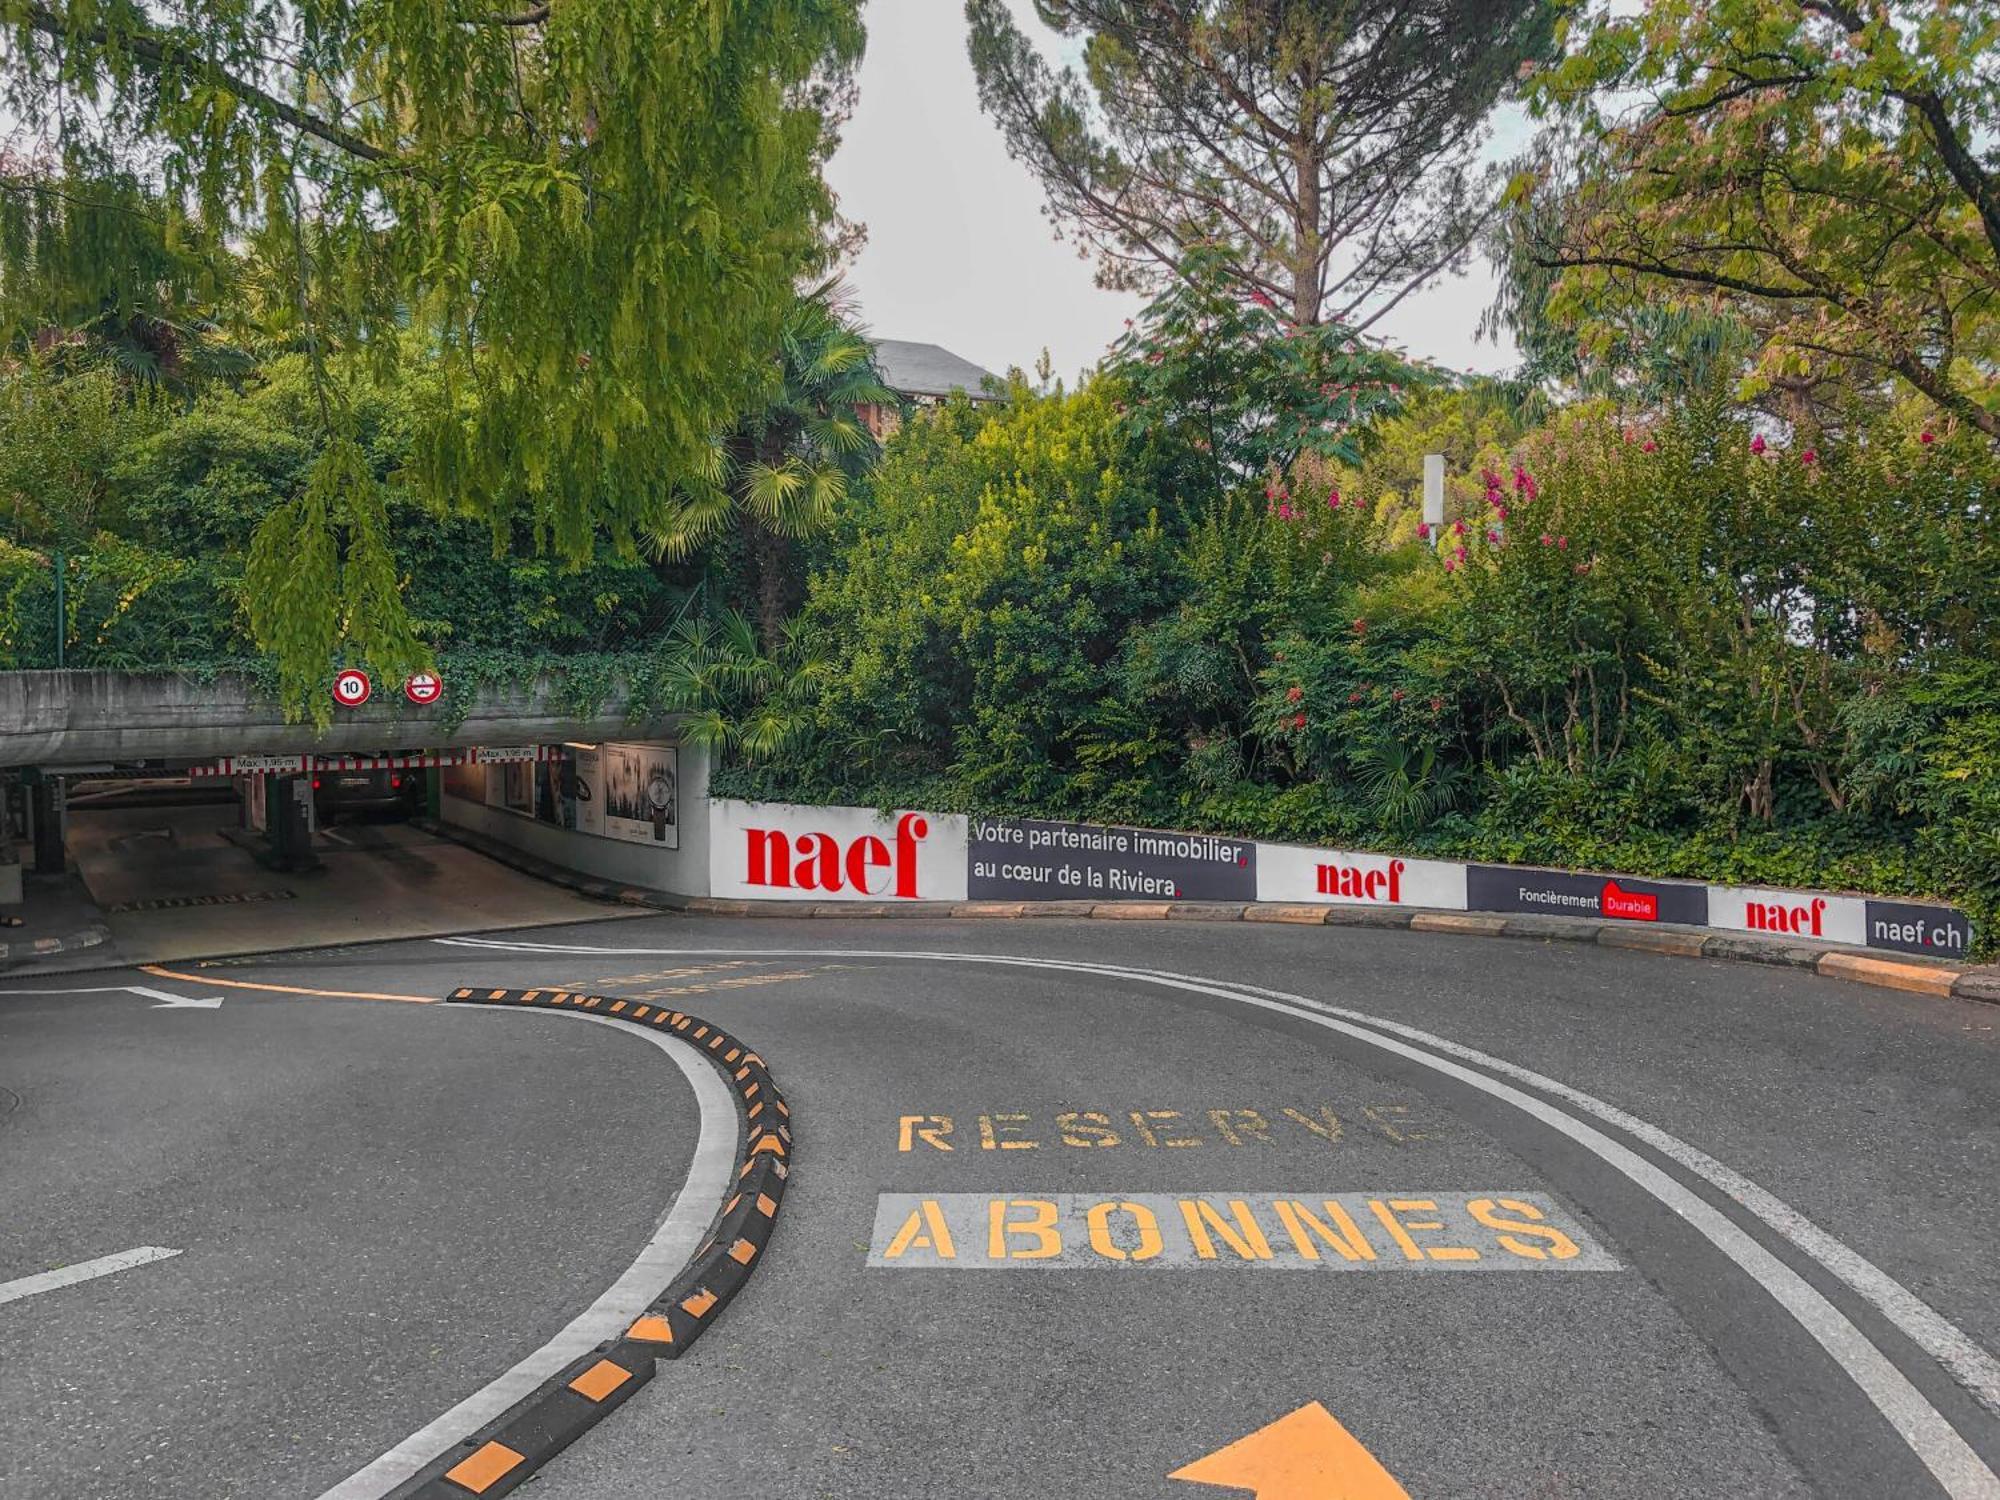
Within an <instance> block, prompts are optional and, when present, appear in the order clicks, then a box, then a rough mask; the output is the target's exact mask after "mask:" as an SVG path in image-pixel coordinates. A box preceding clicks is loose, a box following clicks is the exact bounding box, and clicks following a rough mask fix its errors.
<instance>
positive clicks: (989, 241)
mask: <svg viewBox="0 0 2000 1500" xmlns="http://www.w3.org/2000/svg"><path fill="white" fill-rule="evenodd" d="M1012 4H1013V8H1014V10H1015V12H1016V16H1017V19H1019V20H1020V22H1021V24H1022V26H1023V29H1025V30H1027V31H1028V32H1029V34H1030V35H1031V36H1040V37H1047V36H1048V33H1047V31H1046V29H1045V28H1043V27H1042V26H1041V25H1040V23H1039V22H1037V21H1036V20H1035V19H1034V15H1033V12H1032V10H1031V9H1030V7H1029V5H1028V4H1027V0H1012ZM866 19H867V22H868V55H867V59H866V61H865V62H864V63H863V64H862V69H861V102H860V107H859V109H858V110H857V111H856V113H855V116H854V118H853V119H852V120H851V121H850V122H849V123H848V127H847V132H846V136H845V138H844V140H843V141H842V144H841V148H840V151H839V153H838V154H837V155H836V156H835V157H834V159H833V161H832V163H831V165H830V167H829V170H828V174H827V175H828V178H829V180H830V181H831V182H832V184H833V187H834V190H835V191H836V192H837V193H839V194H840V200H841V210H842V212H843V213H845V214H846V215H847V216H848V217H849V218H851V219H858V220H860V221H861V222H862V223H864V224H866V225H867V226H868V245H867V248H866V249H864V250H863V251H862V253H861V256H860V258H859V260H858V261H857V262H856V263H855V265H854V267H853V268H852V270H851V272H850V274H849V281H850V283H851V284H852V286H853V288H854V290H855V292H856V293H857V295H858V296H859V299H860V302H861V312H862V316H863V319H864V320H865V321H866V323H867V324H868V326H869V328H870V331H871V332H873V333H874V334H875V335H876V336H877V337H879V338H893V339H914V340H918V341H921V342H924V343H932V344H942V345H944V346H945V348H947V349H949V350H951V351H952V352H953V353H955V354H959V355H962V356H964V357H965V358H966V359H969V360H971V361H973V362H974V363H975V364H979V365H983V366H985V367H986V368H987V369H989V370H992V371H994V372H995V373H996V374H997V373H1000V372H1002V371H1004V370H1006V368H1007V367H1008V366H1009V365H1019V366H1021V367H1022V368H1023V369H1032V368H1033V366H1034V363H1035V360H1036V358H1037V356H1038V355H1039V354H1040V353H1041V351H1042V349H1043V348H1044V347H1045V346H1046V347H1047V349H1048V350H1049V352H1050V354H1051V356H1052V357H1053V358H1054V360H1055V368H1056V372H1057V373H1058V374H1059V375H1062V376H1064V377H1066V378H1070V377H1074V375H1075V374H1076V372H1077V371H1079V370H1081V369H1084V368H1087V367H1088V366H1090V365H1092V364H1094V363H1095V362H1096V360H1097V357H1098V355H1100V354H1101V353H1102V352H1103V351H1104V347H1105V345H1107V344H1108V343H1110V342H1111V341H1112V340H1113V339H1114V338H1116V337H1117V336H1118V334H1119V333H1120V332H1122V331H1123V328H1124V320H1125V319H1126V318H1128V317H1130V316H1131V315H1132V312H1133V309H1134V308H1135V307H1137V305H1138V299H1137V298H1136V297H1133V296H1128V295H1124V294H1119V293H1113V292H1104V291H1099V290H1098V289H1097V287H1096V285H1095V284H1094V283H1093V281H1092V265H1091V262H1090V261H1088V260H1081V259H1078V257H1077V254H1076V247H1075V245H1074V244H1070V243H1058V242H1057V241H1056V240H1055V238H1054V237H1053V235H1052V233H1051V229H1050V225H1049V221H1048V219H1047V218H1046V217H1045V216H1044V214H1043V212H1042V192H1041V187H1040V185H1039V184H1038V183H1037V182H1036V180H1035V179H1034V177H1033V176H1032V174H1030V173H1029V171H1028V169H1027V168H1026V167H1025V166H1023V165H1021V164H1020V163H1018V162H1015V161H1011V160H1009V159H1008V156H1007V150H1006V147H1005V145H1004V144H1003V143H1002V141H1001V138H1000V132H999V130H998V129H997V128H996V127H995V125H994V123H993V121H992V120H990V119H989V118H987V116H985V115H984V114H982V113H981V112H980V109H979V96H978V92H977V89H976V86H975V85H974V82H973V77H972V64H971V63H970V62H969V61H968V60H967V58H966V52H965V16H964V11H963V7H962V5H961V4H960V3H959V0H868V7H867V11H866ZM1522 134H1523V131H1522V129H1521V127H1520V125H1519V123H1518V121H1513V122H1510V125H1509V129H1508V130H1507V136H1508V138H1509V140H1518V139H1520V138H1521V136H1522ZM1492 285H1493V283H1492V276H1491V272H1490V270H1489V269H1488V268H1487V267H1486V266H1485V265H1484V264H1483V263H1475V264H1474V266H1473V268H1472V271H1471V273H1470V274H1469V275H1467V276H1465V277H1462V278H1455V279H1449V280H1446V281H1445V282H1444V283H1442V284H1441V285H1439V286H1438V287H1436V288H1433V289H1432V290H1430V291H1426V292H1421V293H1417V294H1414V295H1412V296H1411V297H1410V298H1409V299H1408V300H1406V301H1405V302H1404V303H1403V304H1402V305H1401V306H1400V307H1398V308H1397V309H1396V311H1395V312H1394V313H1392V314H1391V315H1390V316H1389V317H1387V318H1385V319H1384V320H1383V321H1382V322H1381V323H1379V324H1377V325H1376V327H1375V329H1374V332H1376V333H1379V334H1382V335H1384V336H1385V337H1387V338H1388V339H1390V340H1391V341H1393V342H1395V343H1399V344H1401V345H1402V346H1403V347H1404V348H1406V349H1408V350H1409V352H1410V353H1412V354H1414V355H1418V356H1421V357H1426V358H1430V359H1434V360H1437V361H1438V362H1440V363H1441V364H1445V365H1448V366H1450V367H1452V368H1454V369H1464V370H1482V371H1495V370H1503V369H1506V368H1508V367H1509V366H1511V365H1512V364H1513V363H1514V362H1515V358H1516V356H1515V351H1514V349H1513V347H1512V346H1511V344H1501V345H1495V344H1492V343H1482V342H1478V341H1476V340H1475V339H1474V336H1473V335H1474V329H1475V328H1476V326H1477V324H1478V322H1479V314H1480V312H1481V311H1482V310H1483V309H1484V308H1485V307H1486V305H1487V303H1488V302H1490V301H1491V300H1492Z"/></svg>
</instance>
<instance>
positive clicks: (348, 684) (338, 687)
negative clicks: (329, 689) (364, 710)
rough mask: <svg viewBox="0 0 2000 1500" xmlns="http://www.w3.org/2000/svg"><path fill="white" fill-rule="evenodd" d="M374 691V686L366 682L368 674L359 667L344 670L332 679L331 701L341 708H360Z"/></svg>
mask: <svg viewBox="0 0 2000 1500" xmlns="http://www.w3.org/2000/svg"><path fill="white" fill-rule="evenodd" d="M374 691H375V689H374V686H373V685H372V684H371V683H370V682H369V681H368V674H367V673H366V672H364V671H362V670H361V669H360V668H359V667H347V668H344V669H343V670H342V671H341V672H340V674H339V675H338V676H336V677H335V678H334V679H333V701H334V702H335V703H338V704H339V705H340V706H341V707H342V708H359V707H361V705H362V704H364V703H366V702H367V701H368V695H369V694H370V693H372V692H374Z"/></svg>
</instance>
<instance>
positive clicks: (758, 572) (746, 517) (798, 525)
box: [647, 281, 897, 656]
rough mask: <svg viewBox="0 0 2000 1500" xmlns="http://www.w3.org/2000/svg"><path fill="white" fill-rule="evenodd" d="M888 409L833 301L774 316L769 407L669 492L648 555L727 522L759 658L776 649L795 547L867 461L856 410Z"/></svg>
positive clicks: (866, 441)
mask: <svg viewBox="0 0 2000 1500" xmlns="http://www.w3.org/2000/svg"><path fill="white" fill-rule="evenodd" d="M896 399H897V398H896V396H895V394H894V393H893V392H892V391H890V390H889V389H888V387H887V386H886V385H884V384H883V381H882V376H881V373H880V372H879V371H878V370H877V369H876V368H875V346H874V345H873V344H872V343H871V342H870V341H869V339H868V337H867V335H866V334H865V333H864V332H862V330H861V328H860V327H859V326H858V325H857V324H856V323H855V322H854V320H853V317H852V315H851V308H850V306H849V303H848V299H847V295H846V292H845V290H844V289H843V288H842V287H841V286H840V284H839V283H838V282H831V281H830V282H827V283H825V284H824V285H821V286H818V287H815V288H814V289H813V290H812V291H810V292H807V293H805V294H804V295H803V296H801V297H800V298H799V299H798V301H797V302H796V303H794V304H793V306H792V309H791V311H790V312H789V313H788V314H787V315H786V318H785V324H784V328H783V331H782V333H781V335H780V338H779V347H778V379H777V381H776V384H775V385H774V387H773V390H772V393H771V396H770V399H769V400H768V401H767V402H766V403H765V405H764V406H763V407H762V409H760V410H758V411H755V412H752V413H750V414H749V415H747V416H745V417H743V418H742V419H741V420H740V421H739V422H738V423H737V424H736V426H735V427H733V428H732V429H731V430H730V431H729V432H727V433H725V434H723V435H722V436H720V437H718V438H717V439H716V440H715V443H714V446H713V447H712V449H711V450H710V462H709V464H708V465H707V467H706V469H705V471H704V472H703V473H701V474H698V475H696V476H694V477H693V478H692V479H691V480H689V481H686V482H684V483H683V484H682V485H681V486H680V490H679V493H678V495H677V497H676V498H677V499H678V501H679V505H678V508H677V509H676V511H675V513H674V514H673V515H672V516H671V518H670V519H668V520H667V521H666V522H665V523H663V524H662V525H660V526H657V527H655V528H653V529H652V530H651V531H650V532H649V533H648V534H647V542H648V544H649V546H650V547H651V548H652V550H653V552H654V554H655V555H656V556H658V557H661V558H664V559H672V560H678V559H680V558H683V557H686V556H687V555H688V554H689V553H690V552H692V551H694V550H695V549H696V548H698V547H700V546H702V545H704V544H705V543H707V542H710V541H712V540H714V539H715V538H716V537H717V536H718V535H720V534H721V533H722V532H723V531H724V530H725V529H726V528H727V527H728V526H729V525H730V524H732V523H734V524H735V525H737V526H738V527H740V528H741V529H742V530H743V533H744V541H745V543H746V548H745V550H746V551H747V553H748V554H749V557H750V559H751V566H752V569H753V571H754V574H755V587H756V613H757V633H758V635H759V637H760V638H761V639H762V642H763V647H764V652H765V654H766V655H767V656H776V655H777V654H778V653H779V650H780V648H781V646H782V644H783V641H784V627H785V617H786V615H787V614H788V613H789V611H790V608H791V605H792V602H793V595H794V593H795V591H796V588H797V579H796V577H795V566H794V558H795V553H796V543H797V542H798V541H799V539H800V538H803V537H809V536H814V535H817V534H818V533H820V532H822V531H824V530H825V529H826V528H827V526H828V525H829V524H830V523H831V522H832V520H833V515H834V511H835V508H836V507H837V506H838V505H839V504H840V502H841V500H842V499H844V498H845V497H846V495H847V487H848V484H849V482H850V481H852V480H854V479H856V478H858V477H859V476H860V475H861V474H862V472H863V471H865V470H866V469H867V467H868V465H869V464H870V463H871V462H872V461H873V460H874V458H875V454H876V444H875V439H874V437H873V436H872V435H871V434H870V433H869V431H868V428H867V426H866V425H865V424H864V423H863V422H862V420H861V417H860V414H859V412H858V411H857V410H856V408H858V407H861V406H868V405H879V406H888V405H893V404H895V402H896Z"/></svg>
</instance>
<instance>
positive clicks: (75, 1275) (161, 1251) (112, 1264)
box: [0, 1245, 181, 1303]
mask: <svg viewBox="0 0 2000 1500" xmlns="http://www.w3.org/2000/svg"><path fill="white" fill-rule="evenodd" d="M180 1253H181V1252H180V1251H178V1250H169V1249H167V1248H166V1247H165V1246H163V1245H140V1246H137V1247H136V1248H134V1249H131V1250H120V1251H119V1252H118V1253H117V1254H116V1255H100V1256H98V1257H97V1259H96V1260H82V1261H78V1262H77V1263H76V1264H75V1265H73V1266H61V1267H58V1268H57V1269H56V1270H53V1271H43V1272H41V1273H40V1274H38V1275H35V1276H23V1277H20V1278H19V1279H17V1280H14V1281H0V1303H5V1302H18V1301H20V1300H21V1299H22V1298H23V1297H32V1296H34V1295H35V1294H36V1293H37V1292H53V1291H55V1290H56V1289H57V1288H58V1287H65V1286H75V1285H76V1284H77V1283H78V1282H80V1281H95V1280H96V1279H97V1278H98V1277H100V1276H109V1275H111V1274H112V1273H113V1272H114V1271H129V1270H131V1269H132V1267H134V1266H146V1265H151V1264H152V1263H153V1262H154V1261H156V1260H172V1259H173V1258H174V1257H175V1256H176V1255H179V1254H180Z"/></svg>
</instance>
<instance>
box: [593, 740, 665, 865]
mask: <svg viewBox="0 0 2000 1500" xmlns="http://www.w3.org/2000/svg"><path fill="white" fill-rule="evenodd" d="M598 750H599V754H600V755H601V757H602V776H603V783H604V799H603V804H602V805H603V809H604V813H603V817H604V828H603V833H604V836H605V837H606V838H614V839H623V840H625V841H626V842H628V843H634V844H653V845H655V846H657V847H659V848H662V849H678V848H680V846H681V830H680V780H681V778H680V752H679V751H678V750H677V749H675V748H674V747H673V746H672V745H601V746H599V747H598Z"/></svg>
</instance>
